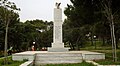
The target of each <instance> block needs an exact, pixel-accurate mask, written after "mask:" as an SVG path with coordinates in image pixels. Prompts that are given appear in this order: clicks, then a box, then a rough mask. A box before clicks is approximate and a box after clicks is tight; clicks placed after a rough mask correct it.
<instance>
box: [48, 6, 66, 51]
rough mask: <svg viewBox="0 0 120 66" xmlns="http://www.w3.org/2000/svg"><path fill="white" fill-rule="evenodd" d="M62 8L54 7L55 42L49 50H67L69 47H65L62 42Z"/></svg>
mask: <svg viewBox="0 0 120 66" xmlns="http://www.w3.org/2000/svg"><path fill="white" fill-rule="evenodd" d="M62 24H63V22H62V9H61V8H59V7H57V8H54V22H53V25H54V26H53V43H52V47H51V48H48V51H49V52H66V51H68V48H64V43H63V42H62V40H63V39H62Z"/></svg>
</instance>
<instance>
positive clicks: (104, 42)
mask: <svg viewBox="0 0 120 66" xmlns="http://www.w3.org/2000/svg"><path fill="white" fill-rule="evenodd" d="M102 39H103V44H102V46H105V38H104V37H103V38H102Z"/></svg>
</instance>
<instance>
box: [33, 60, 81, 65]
mask: <svg viewBox="0 0 120 66" xmlns="http://www.w3.org/2000/svg"><path fill="white" fill-rule="evenodd" d="M80 62H82V60H80V59H78V60H46V61H35V64H36V65H40V64H53V63H54V64H60V63H80Z"/></svg>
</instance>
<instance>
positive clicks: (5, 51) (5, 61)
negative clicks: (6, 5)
mask: <svg viewBox="0 0 120 66" xmlns="http://www.w3.org/2000/svg"><path fill="white" fill-rule="evenodd" d="M7 38H8V23H7V24H6V32H5V46H4V57H5V59H4V63H5V65H6V64H8V60H7V55H8V54H7Z"/></svg>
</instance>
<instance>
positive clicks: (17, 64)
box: [0, 57, 25, 66]
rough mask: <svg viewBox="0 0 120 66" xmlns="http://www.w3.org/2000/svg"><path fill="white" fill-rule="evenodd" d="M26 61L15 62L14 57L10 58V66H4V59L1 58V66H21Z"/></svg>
mask: <svg viewBox="0 0 120 66" xmlns="http://www.w3.org/2000/svg"><path fill="white" fill-rule="evenodd" d="M24 62H25V61H13V60H12V57H8V65H4V59H3V58H0V66H19V65H20V64H22V63H24Z"/></svg>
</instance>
